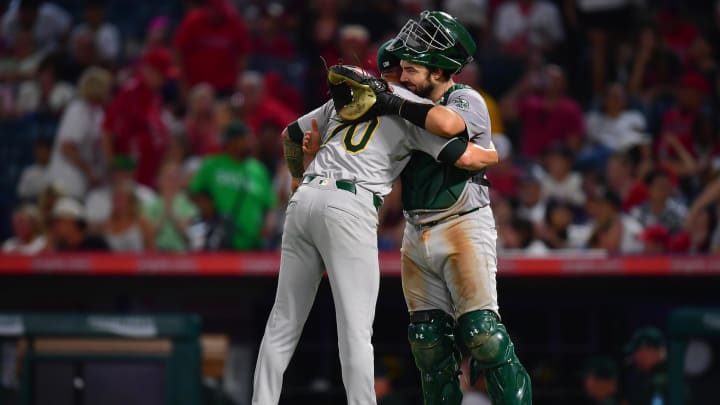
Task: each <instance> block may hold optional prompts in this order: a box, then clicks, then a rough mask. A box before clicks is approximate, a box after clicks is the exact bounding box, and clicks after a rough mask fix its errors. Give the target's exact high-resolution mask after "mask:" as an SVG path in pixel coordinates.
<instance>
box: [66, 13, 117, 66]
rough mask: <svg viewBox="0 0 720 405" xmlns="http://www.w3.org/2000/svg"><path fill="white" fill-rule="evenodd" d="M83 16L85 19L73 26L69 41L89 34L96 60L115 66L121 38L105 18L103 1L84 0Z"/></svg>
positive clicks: (104, 64) (105, 64) (115, 28)
mask: <svg viewBox="0 0 720 405" xmlns="http://www.w3.org/2000/svg"><path fill="white" fill-rule="evenodd" d="M83 17H84V19H85V21H84V22H82V23H80V24H79V25H77V26H76V27H75V28H73V30H72V33H71V35H70V42H71V43H72V42H73V41H74V40H75V39H76V38H78V37H85V36H87V35H89V37H90V38H91V39H92V43H93V45H94V46H93V47H94V49H95V50H96V52H97V53H96V56H97V62H100V63H101V64H102V65H103V66H106V67H113V66H115V65H116V64H117V62H118V61H119V59H120V56H121V52H122V40H121V37H120V31H118V29H117V27H115V25H114V24H113V23H111V22H109V21H107V20H106V19H105V1H103V0H87V1H85V7H84V8H83Z"/></svg>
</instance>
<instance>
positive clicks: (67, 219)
mask: <svg viewBox="0 0 720 405" xmlns="http://www.w3.org/2000/svg"><path fill="white" fill-rule="evenodd" d="M52 239H53V244H54V249H55V250H56V251H60V252H79V251H108V250H109V247H108V244H107V242H106V241H105V239H104V238H102V237H101V236H97V235H88V233H87V227H86V223H85V217H84V215H83V206H82V205H81V204H80V203H79V202H77V200H75V199H73V198H70V197H61V198H60V199H59V200H57V202H56V203H55V205H54V206H53V209H52Z"/></svg>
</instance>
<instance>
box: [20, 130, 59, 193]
mask: <svg viewBox="0 0 720 405" xmlns="http://www.w3.org/2000/svg"><path fill="white" fill-rule="evenodd" d="M52 147H53V146H52V140H50V139H48V138H38V139H37V140H35V146H34V151H33V152H34V153H33V155H34V159H35V162H34V163H33V164H32V165H30V166H27V167H26V168H25V169H23V171H22V174H21V175H20V181H19V182H18V186H17V194H18V197H20V199H22V200H25V201H34V200H35V199H36V198H38V197H39V196H40V194H41V193H42V191H43V190H44V189H45V188H46V187H47V185H48V184H49V183H50V182H51V181H52V176H51V175H50V170H51V168H49V167H48V163H49V162H50V150H51V149H52Z"/></svg>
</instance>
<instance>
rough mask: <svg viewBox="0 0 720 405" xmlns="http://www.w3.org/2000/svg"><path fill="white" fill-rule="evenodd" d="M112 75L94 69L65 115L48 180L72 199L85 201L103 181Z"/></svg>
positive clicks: (84, 77) (80, 84)
mask: <svg viewBox="0 0 720 405" xmlns="http://www.w3.org/2000/svg"><path fill="white" fill-rule="evenodd" d="M112 85H113V83H112V75H111V74H110V72H108V71H107V70H104V69H101V68H97V67H91V68H88V69H87V70H86V71H85V72H84V73H83V75H82V76H81V77H80V80H79V82H78V96H79V97H77V98H76V99H75V100H74V101H72V102H71V103H70V104H69V105H68V107H67V108H66V109H65V111H64V112H63V115H62V117H61V119H60V124H59V127H58V131H57V135H56V137H55V145H54V147H53V151H52V158H51V159H50V168H49V171H48V177H49V178H50V180H51V181H53V182H56V183H58V184H62V187H63V189H64V190H65V192H66V193H67V194H68V195H69V196H71V197H73V198H83V197H84V196H85V195H86V193H87V192H88V191H89V190H90V189H92V188H93V187H95V186H97V185H99V184H100V182H101V181H102V180H103V176H104V171H105V167H106V163H105V162H104V161H103V160H102V154H100V153H98V152H99V151H100V150H101V141H102V138H101V132H102V130H101V126H102V122H103V119H104V117H105V112H104V107H105V103H107V101H108V100H109V99H110V91H111V89H112Z"/></svg>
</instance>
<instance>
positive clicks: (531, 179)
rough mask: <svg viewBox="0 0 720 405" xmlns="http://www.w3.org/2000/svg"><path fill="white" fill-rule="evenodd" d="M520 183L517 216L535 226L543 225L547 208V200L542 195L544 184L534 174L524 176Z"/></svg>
mask: <svg viewBox="0 0 720 405" xmlns="http://www.w3.org/2000/svg"><path fill="white" fill-rule="evenodd" d="M519 183H520V184H519V187H518V194H517V199H518V205H517V208H516V213H517V215H518V216H519V217H520V218H524V219H527V220H529V221H530V222H532V223H533V224H535V225H540V224H542V222H543V220H544V219H545V209H546V207H547V200H546V199H545V198H543V194H542V183H540V180H539V179H538V178H537V176H535V175H533V174H525V175H523V176H522V177H521V178H520V179H519Z"/></svg>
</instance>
